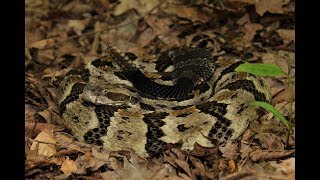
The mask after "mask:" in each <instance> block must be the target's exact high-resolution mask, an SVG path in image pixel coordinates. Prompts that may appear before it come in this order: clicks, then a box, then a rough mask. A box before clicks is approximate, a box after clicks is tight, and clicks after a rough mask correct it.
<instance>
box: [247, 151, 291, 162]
mask: <svg viewBox="0 0 320 180" xmlns="http://www.w3.org/2000/svg"><path fill="white" fill-rule="evenodd" d="M294 152H295V151H294V150H284V151H273V150H255V151H253V152H251V153H250V159H251V160H252V161H268V160H273V159H279V158H285V157H288V156H290V155H292V154H294Z"/></svg>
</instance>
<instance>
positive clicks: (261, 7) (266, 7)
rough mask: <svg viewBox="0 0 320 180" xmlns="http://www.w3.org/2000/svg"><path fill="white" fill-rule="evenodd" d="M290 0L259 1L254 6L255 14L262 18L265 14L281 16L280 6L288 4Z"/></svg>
mask: <svg viewBox="0 0 320 180" xmlns="http://www.w3.org/2000/svg"><path fill="white" fill-rule="evenodd" d="M289 2H290V0H259V1H258V2H257V3H256V4H255V7H256V12H257V13H258V14H259V15H260V16H263V14H264V13H265V12H270V13H274V14H283V9H282V6H284V5H286V4H288V3H289Z"/></svg>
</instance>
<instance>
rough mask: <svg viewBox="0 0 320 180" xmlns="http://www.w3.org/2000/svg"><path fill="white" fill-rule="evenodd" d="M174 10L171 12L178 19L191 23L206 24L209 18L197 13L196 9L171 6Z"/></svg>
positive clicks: (199, 12)
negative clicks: (187, 20)
mask: <svg viewBox="0 0 320 180" xmlns="http://www.w3.org/2000/svg"><path fill="white" fill-rule="evenodd" d="M171 8H174V9H173V10H172V11H174V12H175V14H176V15H177V16H179V17H182V18H186V19H190V20H191V21H192V22H197V21H201V22H207V21H208V20H209V17H208V16H207V15H205V14H204V13H202V12H201V11H199V10H198V9H197V8H196V7H188V6H171Z"/></svg>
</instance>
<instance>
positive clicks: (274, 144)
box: [255, 133, 284, 151]
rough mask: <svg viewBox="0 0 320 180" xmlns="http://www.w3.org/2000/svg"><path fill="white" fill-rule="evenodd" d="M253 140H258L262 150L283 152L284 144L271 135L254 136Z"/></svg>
mask: <svg viewBox="0 0 320 180" xmlns="http://www.w3.org/2000/svg"><path fill="white" fill-rule="evenodd" d="M255 139H259V141H260V144H261V146H262V147H263V148H265V149H268V150H278V151H281V150H284V144H283V142H282V140H281V138H279V137H278V136H276V135H274V134H271V133H260V134H257V135H256V136H255Z"/></svg>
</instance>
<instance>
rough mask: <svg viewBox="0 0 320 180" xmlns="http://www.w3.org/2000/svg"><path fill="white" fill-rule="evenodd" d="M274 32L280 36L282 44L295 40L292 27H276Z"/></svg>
mask: <svg viewBox="0 0 320 180" xmlns="http://www.w3.org/2000/svg"><path fill="white" fill-rule="evenodd" d="M276 32H277V33H278V34H279V36H280V37H281V38H282V40H283V43H284V44H286V45H287V44H289V43H291V42H295V30H294V29H277V30H276Z"/></svg>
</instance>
